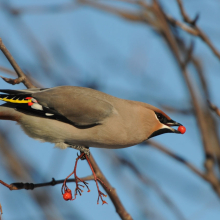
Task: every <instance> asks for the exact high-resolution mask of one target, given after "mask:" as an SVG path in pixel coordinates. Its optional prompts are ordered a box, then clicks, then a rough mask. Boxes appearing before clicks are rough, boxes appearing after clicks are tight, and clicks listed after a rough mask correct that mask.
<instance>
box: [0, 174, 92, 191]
mask: <svg viewBox="0 0 220 220" xmlns="http://www.w3.org/2000/svg"><path fill="white" fill-rule="evenodd" d="M81 179H82V180H83V181H89V180H94V178H93V175H90V176H87V177H83V178H81ZM63 182H64V179H62V180H55V179H54V178H52V181H50V182H46V183H35V184H34V183H22V182H20V183H11V184H7V183H5V182H3V181H2V180H0V183H1V184H2V185H4V186H5V187H7V188H8V189H10V190H21V189H26V190H34V189H35V188H39V187H44V186H55V185H57V184H62V183H63ZM66 182H75V179H68V180H67V181H66Z"/></svg>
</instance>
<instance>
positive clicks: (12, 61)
mask: <svg viewBox="0 0 220 220" xmlns="http://www.w3.org/2000/svg"><path fill="white" fill-rule="evenodd" d="M0 50H1V51H2V52H3V54H4V55H5V57H6V58H7V59H8V61H9V62H10V64H11V65H12V67H13V68H14V70H15V72H16V73H17V75H18V78H17V79H11V78H6V77H2V76H1V78H2V79H3V80H4V81H5V82H7V83H9V84H12V85H15V84H19V83H21V82H22V83H23V84H24V85H25V86H26V87H27V88H29V89H30V88H36V87H35V86H34V85H33V84H32V83H31V82H30V80H29V79H28V78H27V77H26V76H25V74H24V72H23V71H22V70H21V68H20V67H19V65H18V64H17V63H16V61H15V59H14V58H13V56H12V55H11V54H10V52H9V51H8V49H7V48H6V47H5V45H4V44H3V42H2V39H1V38H0Z"/></svg>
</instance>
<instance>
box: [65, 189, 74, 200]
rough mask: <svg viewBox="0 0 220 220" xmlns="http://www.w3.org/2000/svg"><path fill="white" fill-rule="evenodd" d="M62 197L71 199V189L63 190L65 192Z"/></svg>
mask: <svg viewBox="0 0 220 220" xmlns="http://www.w3.org/2000/svg"><path fill="white" fill-rule="evenodd" d="M63 199H64V200H66V201H68V200H71V199H72V193H71V190H68V191H65V193H64V194H63Z"/></svg>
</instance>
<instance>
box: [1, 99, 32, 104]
mask: <svg viewBox="0 0 220 220" xmlns="http://www.w3.org/2000/svg"><path fill="white" fill-rule="evenodd" d="M0 100H2V101H5V102H12V103H28V102H31V99H28V100H24V99H23V100H14V99H7V98H0Z"/></svg>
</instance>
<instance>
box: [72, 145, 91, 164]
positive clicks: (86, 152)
mask: <svg viewBox="0 0 220 220" xmlns="http://www.w3.org/2000/svg"><path fill="white" fill-rule="evenodd" d="M69 147H70V148H74V149H76V150H79V151H80V153H85V154H86V155H87V156H89V155H90V150H89V147H85V146H80V145H70V146H69ZM80 159H81V160H85V159H86V157H85V155H84V156H82V157H81V158H80Z"/></svg>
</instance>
